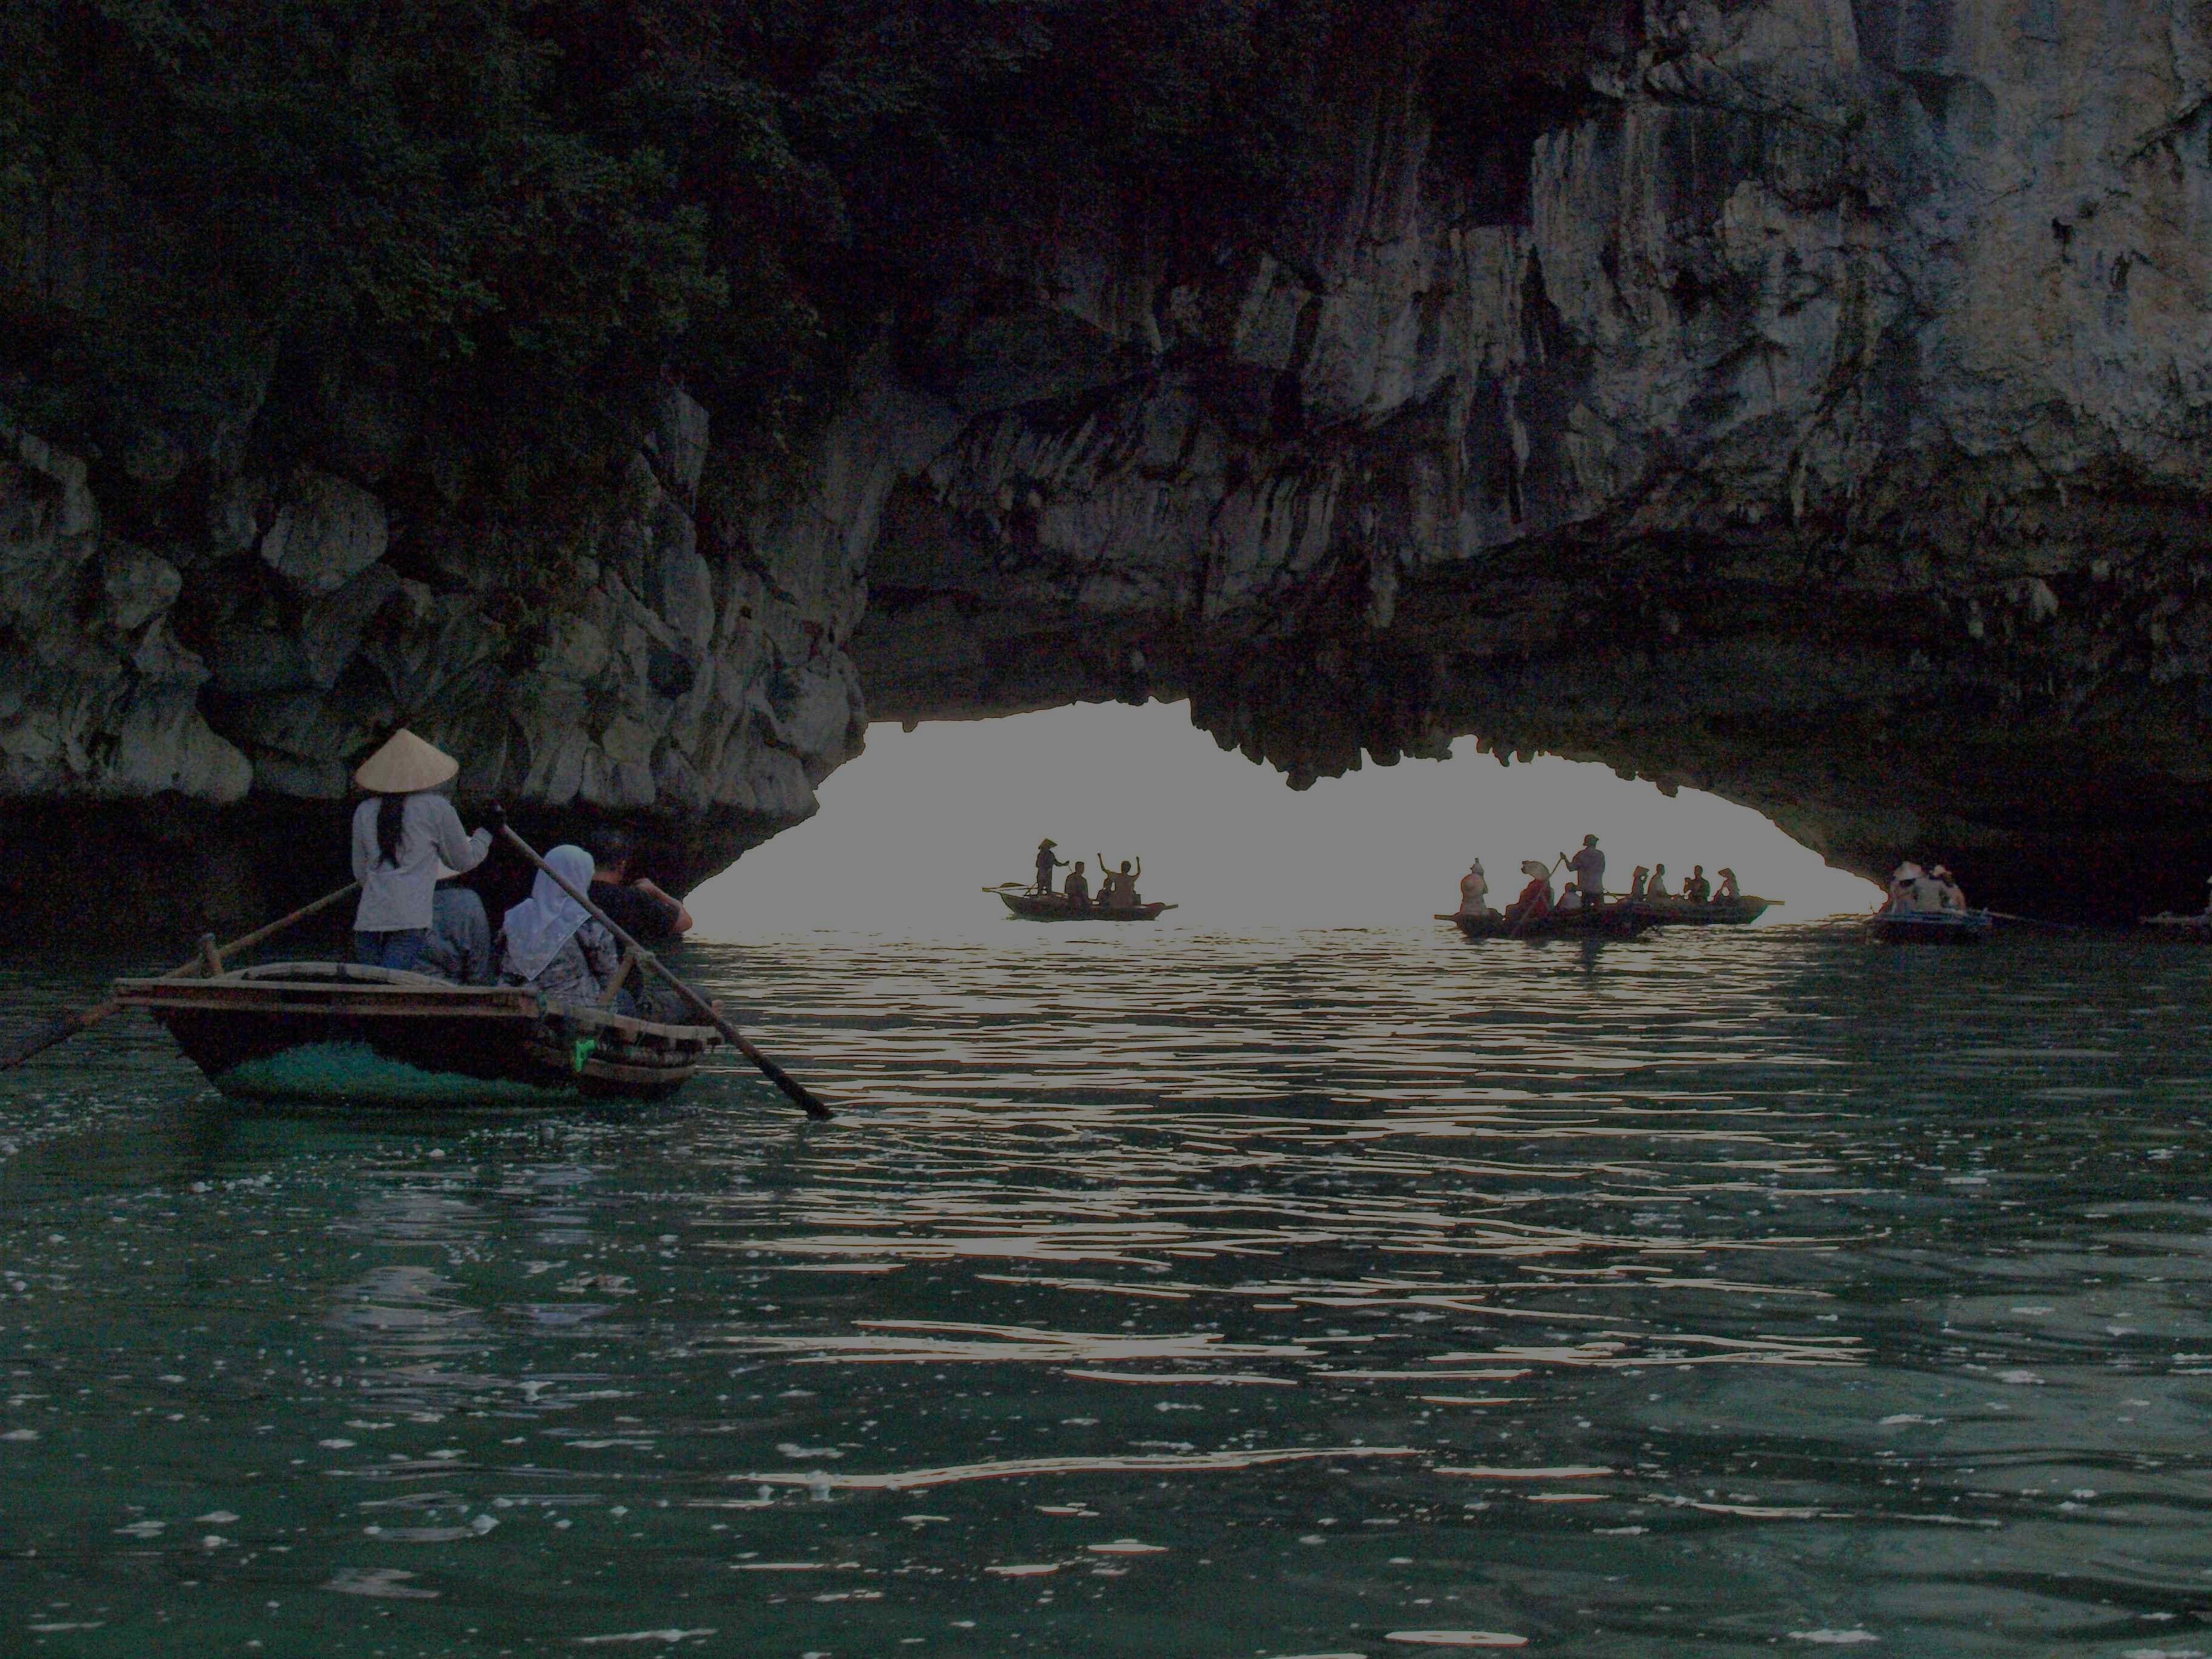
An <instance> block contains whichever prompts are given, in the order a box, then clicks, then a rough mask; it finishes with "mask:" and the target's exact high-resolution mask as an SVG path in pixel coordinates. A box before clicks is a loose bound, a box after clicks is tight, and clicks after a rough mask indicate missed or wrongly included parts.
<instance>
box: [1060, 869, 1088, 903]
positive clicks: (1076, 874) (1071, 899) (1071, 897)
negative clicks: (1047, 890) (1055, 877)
mask: <svg viewBox="0 0 2212 1659" xmlns="http://www.w3.org/2000/svg"><path fill="white" fill-rule="evenodd" d="M1060 891H1061V892H1063V893H1065V894H1066V895H1067V908H1069V909H1071V910H1088V909H1089V908H1091V878H1089V877H1088V876H1086V875H1085V874H1084V873H1083V860H1081V859H1078V860H1076V861H1075V868H1073V870H1071V871H1069V872H1067V879H1066V881H1064V882H1062V883H1060Z"/></svg>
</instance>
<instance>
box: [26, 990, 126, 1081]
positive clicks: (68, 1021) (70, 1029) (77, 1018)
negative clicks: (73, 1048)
mask: <svg viewBox="0 0 2212 1659" xmlns="http://www.w3.org/2000/svg"><path fill="white" fill-rule="evenodd" d="M115 1009H116V1005H115V1004H114V1003H112V1002H103V1003H100V1004H98V1005H96V1006H94V1007H90V1008H82V1009H79V1010H77V1011H76V1012H72V1013H67V1014H64V1015H62V1016H60V1018H56V1019H51V1020H48V1021H47V1022H46V1024H44V1025H42V1026H40V1028H39V1029H38V1030H35V1031H33V1032H32V1033H31V1034H30V1035H29V1036H25V1037H21V1038H19V1039H17V1041H16V1042H15V1045H14V1046H13V1047H12V1048H9V1049H7V1050H6V1051H5V1052H4V1053H0V1072H10V1071H13V1070H15V1067H16V1066H21V1064H22V1063H23V1062H24V1061H25V1060H29V1059H31V1058H33V1056H34V1055H38V1054H44V1053H46V1050H47V1049H49V1048H52V1047H53V1046H54V1045H55V1044H56V1043H58V1042H68V1041H69V1040H70V1038H71V1037H73V1036H76V1034H77V1033H78V1032H79V1031H82V1030H84V1029H85V1028H86V1027H87V1026H88V1025H97V1024H99V1023H100V1021H101V1020H103V1019H106V1018H107V1017H108V1016H109V1015H110V1014H112V1013H113V1012H115Z"/></svg>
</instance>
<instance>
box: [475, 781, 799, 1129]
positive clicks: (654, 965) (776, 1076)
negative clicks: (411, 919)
mask: <svg viewBox="0 0 2212 1659" xmlns="http://www.w3.org/2000/svg"><path fill="white" fill-rule="evenodd" d="M491 817H492V823H494V824H495V825H496V826H497V827H498V830H499V833H500V835H501V836H502V837H504V838H505V840H506V841H507V844H508V845H509V846H511V847H513V848H514V850H515V851H516V852H518V853H520V854H522V856H523V857H524V858H526V859H527V860H530V862H531V863H532V864H534V865H535V866H538V869H539V870H541V871H543V872H544V873H545V874H546V875H548V876H550V877H551V878H552V879H553V884H554V885H555V886H556V887H558V888H559V889H560V890H562V892H564V893H566V894H567V895H568V896H569V897H570V898H572V899H574V900H575V901H576V902H577V903H579V904H580V905H582V906H583V907H584V908H585V909H586V911H588V912H589V913H590V914H591V916H592V920H593V921H597V922H598V923H599V926H601V927H604V928H605V929H606V930H607V931H608V932H609V933H612V934H613V935H614V936H615V937H616V938H617V939H620V940H621V941H622V943H623V947H624V948H625V949H627V950H630V951H635V952H636V953H637V959H638V961H639V962H640V963H641V964H643V965H644V966H645V967H647V968H650V969H652V970H653V972H654V973H656V974H659V975H660V976H661V978H663V979H665V980H666V981H668V983H669V984H670V985H671V986H672V987H675V989H676V991H677V992H678V994H680V995H681V996H682V997H683V998H684V1000H685V1001H686V1002H689V1003H690V1005H691V1006H692V1007H693V1008H694V1009H696V1011H697V1012H699V1014H700V1015H701V1016H702V1018H705V1019H706V1021H707V1023H708V1024H710V1025H712V1026H713V1027H714V1029H715V1030H718V1031H720V1033H721V1034H722V1036H723V1039H724V1041H726V1042H728V1043H729V1045H730V1046H731V1047H732V1048H735V1049H736V1050H737V1051H738V1053H739V1054H743V1055H744V1057H745V1058H746V1059H747V1060H750V1061H751V1062H752V1063H753V1064H754V1065H755V1066H757V1067H758V1068H759V1070H760V1073H761V1075H762V1076H763V1077H765V1078H766V1079H768V1080H769V1082H770V1083H773V1084H774V1085H775V1086H776V1087H777V1088H779V1089H781V1090H782V1091H783V1092H784V1093H785V1094H787V1095H788V1096H789V1097H791V1098H792V1099H793V1101H794V1102H796V1103H798V1104H799V1106H801V1107H803V1108H804V1109H805V1112H806V1115H807V1116H809V1117H828V1116H829V1115H831V1114H830V1111H829V1108H828V1107H827V1106H825V1105H823V1103H822V1101H821V1099H820V1098H819V1097H817V1095H816V1094H815V1093H814V1091H812V1090H811V1089H809V1088H808V1087H807V1086H806V1085H805V1084H803V1083H801V1082H800V1081H799V1079H797V1078H795V1077H793V1076H792V1074H791V1073H788V1072H787V1071H785V1070H784V1069H783V1067H782V1066H779V1065H777V1064H776V1063H775V1061H774V1060H770V1059H769V1057H768V1056H767V1055H766V1054H763V1053H762V1052H761V1051H760V1050H759V1049H758V1048H755V1047H754V1046H753V1045H752V1043H751V1042H750V1040H748V1039H747V1037H746V1036H745V1034H744V1032H743V1031H740V1030H738V1028H737V1027H736V1026H735V1025H733V1024H731V1023H730V1021H729V1020H728V1019H727V1018H726V1017H725V1016H724V1015H723V1013H722V1011H721V1010H720V1009H719V1008H717V1007H715V1006H714V1004H713V1003H711V1002H709V1001H708V1000H707V999H706V998H705V997H703V996H702V995H701V994H699V993H698V992H697V991H696V990H694V989H693V988H692V987H690V986H689V985H687V984H685V983H684V981H682V980H680V979H678V977H677V976H676V975H675V972H674V970H672V969H671V968H670V967H669V966H668V964H667V963H665V962H663V961H662V960H661V959H660V958H659V957H657V956H655V955H653V952H652V951H648V950H647V949H646V948H645V946H643V945H640V944H639V943H638V942H637V941H636V940H635V939H633V938H631V937H630V936H629V934H628V933H624V932H623V928H622V926H621V924H620V923H618V922H617V921H615V919H614V918H613V917H611V916H610V915H608V914H607V913H606V912H605V911H604V910H602V909H600V908H599V906H598V905H596V904H594V903H592V901H591V897H590V896H589V895H588V894H585V893H580V892H578V891H577V890H575V889H574V888H573V887H571V886H570V885H569V884H568V880H567V879H566V878H564V877H563V876H562V874H561V872H559V871H558V870H556V869H555V868H554V867H553V866H551V865H550V864H548V863H546V862H545V860H544V859H542V858H540V857H538V852H537V849H536V848H533V847H532V846H531V844H530V843H529V842H526V841H525V840H523V838H522V837H521V836H518V835H517V834H515V833H514V829H513V825H511V824H509V823H507V814H506V813H504V812H502V811H500V809H499V808H498V807H496V806H495V807H493V808H492V814H491Z"/></svg>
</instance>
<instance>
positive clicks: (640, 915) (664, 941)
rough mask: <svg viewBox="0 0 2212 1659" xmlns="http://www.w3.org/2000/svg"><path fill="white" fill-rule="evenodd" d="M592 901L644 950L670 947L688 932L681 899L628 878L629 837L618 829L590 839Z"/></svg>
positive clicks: (686, 912) (687, 917) (641, 879)
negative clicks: (656, 946) (663, 946)
mask: <svg viewBox="0 0 2212 1659" xmlns="http://www.w3.org/2000/svg"><path fill="white" fill-rule="evenodd" d="M591 851H592V885H591V887H590V889H589V892H590V893H591V896H592V903H594V904H596V905H598V906H599V908H600V909H602V910H604V911H605V912H606V913H607V920H608V921H611V922H612V923H614V925H615V926H616V927H619V928H621V929H622V930H623V932H624V933H628V934H629V936H630V937H631V938H632V939H635V940H636V941H637V942H638V943H639V944H640V945H645V946H646V947H647V948H648V949H650V948H651V947H652V946H653V945H670V944H673V943H674V942H675V941H676V940H678V939H682V938H683V937H684V934H686V933H690V931H691V913H690V911H689V910H687V909H685V908H684V902H683V901H682V900H681V899H678V898H674V897H671V896H670V895H668V894H666V893H664V892H662V891H661V890H660V889H659V888H658V887H656V886H654V885H653V883H652V882H650V881H648V880H647V879H646V878H644V877H643V876H640V877H639V878H637V879H636V880H635V881H633V880H631V879H630V874H629V860H630V842H629V836H625V835H624V834H623V832H622V831H621V830H619V829H601V830H599V831H596V832H595V833H594V834H593V835H592V836H591Z"/></svg>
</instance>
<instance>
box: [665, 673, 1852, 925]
mask: <svg viewBox="0 0 2212 1659" xmlns="http://www.w3.org/2000/svg"><path fill="white" fill-rule="evenodd" d="M819 794H820V799H821V803H822V805H821V810H820V811H819V812H818V813H817V815H816V816H815V817H814V818H813V819H812V820H811V821H810V822H808V823H804V824H801V825H799V826H798V827H797V828H795V829H791V830H787V831H786V832H785V833H784V834H782V835H781V836H777V837H776V838H775V840H773V841H771V842H769V843H768V844H766V845H765V846H763V847H759V848H755V849H754V850H752V851H751V852H749V853H747V854H745V855H744V857H743V858H742V859H740V860H738V863H737V864H736V865H734V866H732V867H731V868H730V869H728V870H726V871H725V872H723V873H722V874H720V875H719V876H717V877H715V878H713V879H712V880H709V881H708V882H706V883H703V884H702V885H701V886H700V888H699V889H698V890H697V891H696V893H695V894H694V895H693V896H692V899H691V905H692V908H693V911H694V913H695V914H696V915H698V916H699V918H700V921H701V929H702V937H707V938H721V939H745V938H758V937H762V936H763V935H781V934H789V933H808V932H813V931H817V930H830V931H838V932H846V931H851V932H859V933H881V934H884V935H887V936H922V937H939V936H957V937H984V938H1002V937H1006V926H1005V925H1004V924H1006V923H1007V921H1008V918H1006V915H1005V914H1004V913H1003V911H1001V910H1000V907H999V906H998V905H996V904H995V903H994V902H992V901H991V900H990V899H989V898H988V897H987V896H985V895H984V894H983V893H981V891H980V890H979V889H981V888H982V887H985V886H988V885H991V884H995V883H999V882H1006V881H1023V880H1026V879H1027V878H1029V876H1030V860H1031V858H1032V856H1033V852H1034V849H1035V848H1036V843H1037V842H1038V840H1039V839H1040V838H1041V837H1043V836H1051V837H1052V838H1053V839H1054V840H1055V841H1056V842H1059V844H1060V856H1062V857H1063V858H1066V859H1067V860H1071V861H1072V860H1078V859H1080V860H1084V861H1085V864H1086V865H1093V866H1095V862H1096V860H1098V859H1100V858H1102V857H1103V858H1104V859H1105V860H1109V862H1112V863H1114V864H1118V863H1119V862H1120V861H1121V860H1123V859H1125V858H1127V859H1132V860H1133V859H1136V858H1138V857H1141V858H1142V859H1143V860H1144V872H1145V874H1144V881H1143V890H1144V893H1145V896H1146V898H1147V899H1166V900H1170V901H1174V902H1178V903H1179V904H1180V905H1181V907H1182V908H1180V909H1178V910H1176V911H1174V912H1170V914H1169V915H1168V917H1167V918H1165V921H1167V923H1169V924H1170V925H1174V926H1182V927H1197V928H1204V929H1213V930H1223V929H1226V930H1232V931H1238V932H1245V931H1251V930H1256V929H1267V928H1289V929H1308V928H1315V929H1320V928H1340V927H1408V926H1420V925H1425V924H1426V922H1427V921H1428V919H1429V918H1430V917H1431V915H1434V914H1436V913H1437V912H1439V911H1445V910H1449V909H1450V908H1453V906H1454V905H1455V903H1456V902H1457V897H1458V882H1459V878H1460V876H1461V874H1462V872H1464V871H1465V870H1466V868H1467V865H1468V860H1469V859H1470V858H1474V857H1480V859H1481V860H1483V863H1484V866H1485V867H1486V870H1487V871H1488V872H1489V876H1490V880H1491V884H1492V890H1493V896H1496V894H1497V893H1498V890H1501V889H1502V890H1505V896H1507V897H1510V893H1511V890H1512V888H1513V887H1517V885H1518V879H1517V878H1516V877H1515V875H1514V873H1513V872H1514V871H1515V869H1516V866H1518V865H1519V863H1520V862H1521V860H1522V859H1524V858H1531V857H1534V858H1542V859H1547V860H1548V859H1550V858H1551V857H1552V856H1553V854H1556V853H1559V852H1561V851H1567V850H1571V849H1572V848H1574V847H1576V846H1577V845H1579V843H1580V842H1581V838H1582V836H1583V835H1585V834H1594V835H1596V836H1600V837H1601V843H1602V845H1603V846H1604V848H1606V851H1607V858H1608V860H1610V866H1611V867H1610V869H1609V871H1608V877H1607V880H1608V885H1610V886H1613V887H1614V888H1615V889H1616V890H1617V889H1619V888H1621V887H1625V886H1626V884H1627V881H1628V877H1629V873H1630V872H1631V871H1632V869H1633V868H1634V866H1636V865H1637V864H1638V863H1644V864H1652V863H1664V864H1666V865H1667V866H1668V869H1669V872H1670V873H1672V874H1683V873H1686V872H1688V870H1689V868H1690V866H1692V864H1698V863H1702V864H1703V865H1705V868H1706V871H1707V872H1708V874H1710V873H1711V872H1712V871H1713V870H1714V869H1715V868H1716V867H1717V866H1720V865H1730V866H1733V867H1734V868H1735V870H1736V872H1738V874H1739V876H1740V877H1741V879H1742V881H1743V884H1744V886H1745V888H1746V890H1747V891H1755V892H1759V893H1762V894H1764V895H1765V896H1769V897H1773V898H1779V899H1782V900H1784V902H1785V906H1784V908H1783V909H1782V910H1781V911H1779V912H1778V913H1776V917H1777V920H1778V921H1808V920H1812V919H1815V918H1818V917H1820V916H1824V915H1834V914H1838V913H1840V912H1850V911H1857V912H1863V911H1865V910H1867V909H1868V908H1871V906H1872V905H1873V904H1874V903H1875V902H1878V900H1879V897H1880V894H1879V892H1878V890H1876V889H1875V887H1874V886H1873V885H1872V884H1869V883H1868V882H1866V881H1864V880H1863V879H1861V878H1858V877H1856V876H1853V875H1850V874H1848V873H1846V872H1843V871H1839V870H1835V869H1832V868H1830V867H1829V866H1827V865H1826V864H1825V863H1824V862H1823V861H1822V860H1821V859H1820V856H1819V855H1818V854H1815V853H1813V852H1812V851H1810V850H1809V849H1808V848H1805V847H1803V846H1802V845H1800V844H1799V843H1797V842H1794V841H1792V840H1790V837H1789V836H1786V835H1785V834H1784V832H1783V831H1782V830H1781V829H1778V828H1777V827H1776V826H1775V825H1774V824H1773V823H1770V822H1769V821H1768V820H1766V819H1765V818H1764V817H1760V816H1759V814H1758V813H1757V812H1755V811H1752V810H1751V809H1749V808H1747V807H1744V806H1739V805H1735V804H1733V803H1731V802H1728V801H1724V800H1722V799H1719V798H1717V797H1716V796H1712V795H1706V794H1702V793H1699V792H1696V791H1694V790H1683V791H1681V792H1680V793H1678V794H1676V795H1674V796H1673V797H1671V798H1670V797H1668V796H1665V795H1662V793H1660V791H1659V790H1658V788H1657V787H1656V786H1655V785H1653V784H1650V783H1647V782H1639V781H1629V780H1626V779H1623V778H1620V777H1618V776H1616V775H1614V774H1613V772H1612V771H1610V770H1609V769H1607V768H1605V767H1602V766H1596V765H1589V764H1584V763H1577V762H1573V761H1568V760H1564V759H1560V758H1558V757H1548V756H1540V757H1536V758H1534V760H1533V761H1531V762H1528V763H1521V764H1516V765H1512V766H1510V767H1508V768H1505V769H1500V767H1499V766H1498V762H1497V760H1496V759H1495V758H1494V757H1491V756H1488V755H1478V754H1477V753H1476V752H1475V750H1474V743H1473V741H1472V740H1468V741H1466V742H1463V743H1462V744H1459V745H1458V747H1457V749H1456V750H1455V754H1454V757H1453V758H1451V759H1449V760H1446V761H1442V762H1434V761H1406V762H1402V763H1399V764H1397V765H1395V766H1388V767H1383V766H1372V765H1370V766H1369V767H1367V768H1365V769H1363V770H1360V771H1358V772H1355V773H1352V774H1350V775H1346V776H1344V777H1340V778H1324V779H1322V780H1321V781H1319V782H1317V783H1316V785H1315V786H1314V787H1312V788H1310V789H1309V790H1305V791H1292V790H1291V789H1288V788H1286V787H1285V786H1284V782H1283V780H1282V777H1281V776H1280V775H1279V774H1277V773H1275V772H1273V771H1271V770H1268V769H1265V768H1261V767H1257V766H1254V765H1252V764H1250V763H1249V762H1247V761H1245V760H1244V759H1243V758H1242V757H1239V756H1237V755H1236V754H1234V753H1224V752H1223V751H1222V750H1220V748H1219V747H1218V745H1217V744H1215V742H1214V741H1213V739H1212V738H1211V737H1209V736H1208V735H1207V734H1206V733H1205V732H1201V731H1199V730H1196V729H1195V728H1194V727H1193V726H1191V725H1190V723H1189V716H1188V708H1187V706H1186V705H1184V704H1181V703H1158V702H1156V703H1148V704H1146V705H1144V706H1142V707H1130V706H1128V705H1126V704H1121V703H1086V704H1074V705H1070V706H1067V707H1063V708H1051V709H1044V710H1039V711H1036V712H1032V713H1028V714H1012V715H1004V716H1000V717H998V718H995V719H992V720H953V721H936V722H923V723H921V724H919V725H917V726H915V727H914V728H913V729H911V730H907V729H902V726H899V725H898V724H896V723H892V722H888V721H886V722H879V723H878V724H877V725H875V726H872V727H871V728H870V730H869V734H868V749H867V752H866V753H865V754H863V755H861V756H860V757H858V758H856V759H854V760H853V761H851V762H849V763H847V764H846V765H844V766H842V767H841V768H840V769H838V770H837V771H836V773H834V774H832V775H830V776H829V778H828V779H827V780H826V781H824V782H823V785H822V786H821V787H820V791H819ZM1095 873H1096V872H1095V868H1094V869H1093V870H1092V871H1091V874H1092V875H1093V876H1094V878H1095ZM1509 884H1510V885H1509ZM1498 902H1503V900H1502V899H1500V900H1498Z"/></svg>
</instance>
